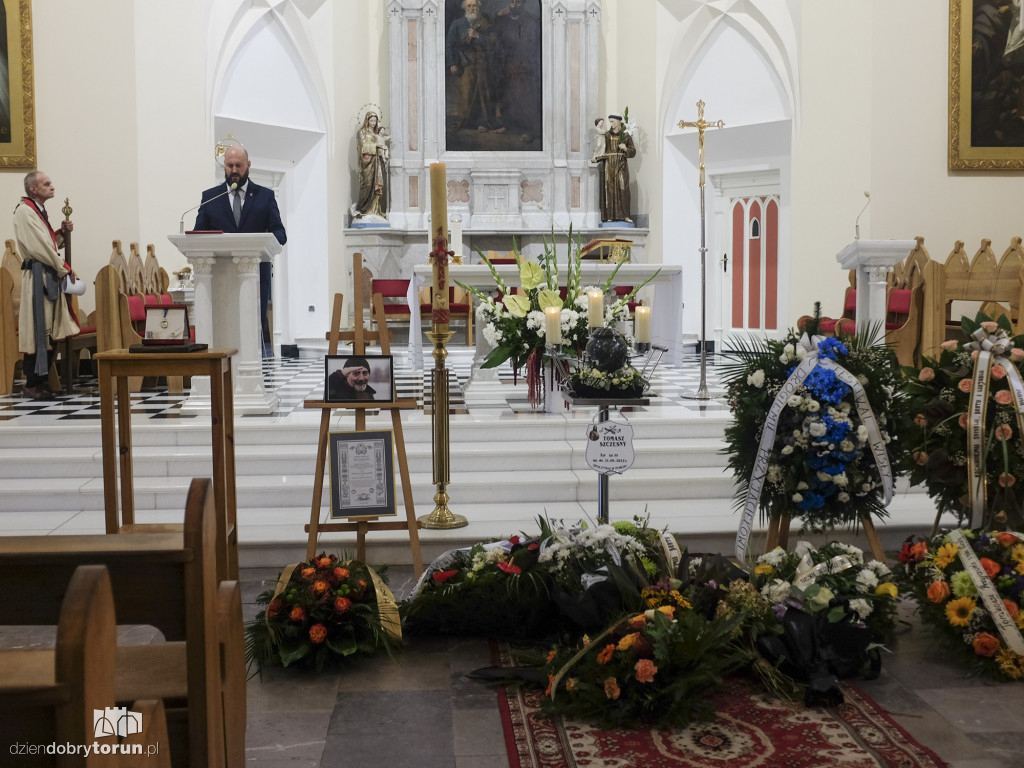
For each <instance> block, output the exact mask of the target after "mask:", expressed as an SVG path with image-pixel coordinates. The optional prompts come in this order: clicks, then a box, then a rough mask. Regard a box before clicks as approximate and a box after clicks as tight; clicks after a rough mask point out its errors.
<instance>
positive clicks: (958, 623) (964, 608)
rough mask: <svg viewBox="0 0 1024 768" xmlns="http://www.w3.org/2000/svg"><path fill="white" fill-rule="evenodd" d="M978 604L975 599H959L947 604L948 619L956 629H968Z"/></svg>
mask: <svg viewBox="0 0 1024 768" xmlns="http://www.w3.org/2000/svg"><path fill="white" fill-rule="evenodd" d="M975 606H976V603H975V602H974V598H973V597H958V598H957V599H956V600H950V601H949V602H948V603H946V618H947V619H948V620H949V623H950V624H952V625H953V626H954V627H966V626H967V624H968V623H969V622H970V620H971V614H972V613H974V608H975Z"/></svg>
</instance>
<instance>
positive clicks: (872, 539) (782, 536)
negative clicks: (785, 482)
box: [764, 515, 888, 563]
mask: <svg viewBox="0 0 1024 768" xmlns="http://www.w3.org/2000/svg"><path fill="white" fill-rule="evenodd" d="M789 521H790V517H789V515H782V516H781V517H773V518H772V519H771V520H769V521H768V540H767V541H766V542H765V548H764V549H765V552H771V551H772V550H773V549H775V547H782V548H783V549H785V550H787V551H788V550H789ZM860 524H861V525H862V526H863V527H864V535H865V536H866V537H867V540H868V544H870V545H871V554H872V555H873V556H874V558H875V560H877V561H878V562H880V563H887V562H888V561H887V560H886V559H885V550H884V549H882V541H881V539H879V538H878V531H876V530H875V524H874V523H873V522H872V520H871V517H870V516H869V515H864V516H863V517H862V518H861V519H860Z"/></svg>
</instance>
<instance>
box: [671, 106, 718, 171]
mask: <svg viewBox="0 0 1024 768" xmlns="http://www.w3.org/2000/svg"><path fill="white" fill-rule="evenodd" d="M679 127H680V128H696V129H697V147H698V153H697V163H698V165H700V185H701V186H702V187H703V186H704V129H705V128H725V123H724V122H722V121H721V120H715V121H714V122H713V123H711V122H708V121H707V120H705V119H704V101H703V100H701V101H698V102H697V121H696V122H691V121H689V120H680V121H679Z"/></svg>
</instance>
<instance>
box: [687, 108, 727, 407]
mask: <svg viewBox="0 0 1024 768" xmlns="http://www.w3.org/2000/svg"><path fill="white" fill-rule="evenodd" d="M679 127H680V128H696V129H697V145H698V147H699V148H700V151H699V153H698V155H697V163H698V165H699V166H700V386H698V387H697V391H696V392H695V393H689V392H684V393H683V397H686V398H691V399H693V400H710V399H711V398H712V395H711V392H710V391H709V390H708V385H707V364H708V363H707V346H708V342H707V334H706V325H705V314H706V313H705V306H706V304H707V292H708V286H707V269H706V267H705V263H704V259H705V256H706V255H707V252H708V246H707V241H706V240H705V227H706V217H705V214H704V129H705V128H724V127H725V123H723V122H722V121H721V120H716V121H715V122H713V123H709V122H708V121H707V120H705V119H704V101H703V99H702V100H701V101H698V102H697V121H696V122H690V121H688V120H680V121H679Z"/></svg>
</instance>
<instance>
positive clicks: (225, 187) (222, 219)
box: [195, 146, 288, 357]
mask: <svg viewBox="0 0 1024 768" xmlns="http://www.w3.org/2000/svg"><path fill="white" fill-rule="evenodd" d="M250 167H252V162H251V161H250V160H249V153H248V152H247V151H246V149H245V147H240V146H233V147H228V150H227V152H225V153H224V184H219V185H218V186H216V187H212V188H211V189H207V190H205V191H204V192H203V197H202V199H203V203H202V205H200V207H199V213H198V214H197V215H196V226H195V229H197V230H217V229H219V230H220V231H221V232H271V233H273V235H274V237H276V238H277V241H278V242H279V243H280V244H281V245H284V244H285V242H287V240H288V235H287V234H285V231H284V224H283V223H282V222H281V211H280V210H278V207H277V198H276V197H275V196H274V190H272V189H268V188H267V187H261V186H260V185H259V184H256V183H255V182H253V181H250V180H249V168H250ZM232 185H236V186H235V188H234V189H232ZM272 280H273V265H272V264H270V263H269V262H262V263H261V264H260V324H261V327H262V329H263V356H264V357H270V356H272V355H273V342H272V340H271V337H270V323H269V321H268V320H267V305H268V304H269V303H270V287H271V283H272Z"/></svg>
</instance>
